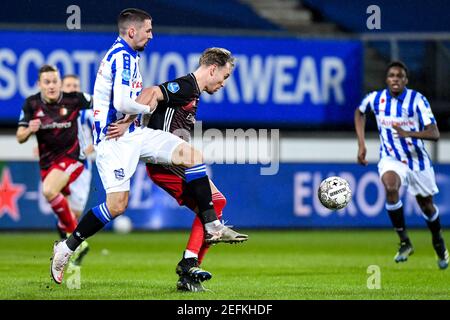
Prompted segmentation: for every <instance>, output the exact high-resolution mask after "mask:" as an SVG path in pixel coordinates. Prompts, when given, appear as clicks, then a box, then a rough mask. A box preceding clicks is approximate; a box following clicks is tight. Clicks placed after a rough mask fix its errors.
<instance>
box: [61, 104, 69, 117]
mask: <svg viewBox="0 0 450 320" xmlns="http://www.w3.org/2000/svg"><path fill="white" fill-rule="evenodd" d="M67 113H68V111H67V108H66V107H64V106H62V107H61V109H59V115H60V116H62V117H64V116H67Z"/></svg>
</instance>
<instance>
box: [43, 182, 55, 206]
mask: <svg viewBox="0 0 450 320" xmlns="http://www.w3.org/2000/svg"><path fill="white" fill-rule="evenodd" d="M42 193H43V195H44V197H45V199H47V201H48V202H50V201H52V200H53V199H55V197H56V196H57V195H58V193H59V192H58V191H57V190H55V189H54V188H52V186H50V185H48V184H44V185H43V186H42Z"/></svg>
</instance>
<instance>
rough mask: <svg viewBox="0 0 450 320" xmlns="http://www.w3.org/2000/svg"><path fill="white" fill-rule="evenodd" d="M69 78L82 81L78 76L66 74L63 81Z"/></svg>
mask: <svg viewBox="0 0 450 320" xmlns="http://www.w3.org/2000/svg"><path fill="white" fill-rule="evenodd" d="M69 78H73V79H77V80H80V77H79V76H77V75H76V74H66V75H65V76H64V77H63V78H62V80H63V81H64V80H65V79H69Z"/></svg>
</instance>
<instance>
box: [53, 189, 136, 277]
mask: <svg viewBox="0 0 450 320" xmlns="http://www.w3.org/2000/svg"><path fill="white" fill-rule="evenodd" d="M127 205H128V191H120V192H111V193H107V194H106V202H104V203H102V204H100V205H98V206H96V207H94V208H92V209H90V210H89V211H88V212H87V213H86V214H85V215H84V216H83V218H82V219H81V220H80V222H79V223H78V226H77V227H76V229H75V230H74V232H73V233H72V235H71V236H70V237H69V238H68V239H67V240H65V241H60V242H58V243H57V244H55V246H54V249H53V257H52V265H51V274H52V277H53V279H54V280H55V282H56V283H58V284H60V283H61V282H62V279H63V275H64V268H65V266H66V265H67V263H68V262H69V259H70V257H71V256H72V254H73V252H74V251H75V250H76V249H77V248H78V247H79V246H80V244H81V243H82V242H83V241H85V240H86V239H87V238H89V237H91V236H92V235H94V234H95V233H97V232H98V231H100V230H101V229H103V227H104V226H105V225H106V224H107V223H108V222H109V221H111V220H112V219H114V218H115V217H117V216H119V215H121V214H122V213H124V212H125V209H126V208H127Z"/></svg>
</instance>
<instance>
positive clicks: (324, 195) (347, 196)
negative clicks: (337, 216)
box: [318, 177, 352, 210]
mask: <svg viewBox="0 0 450 320" xmlns="http://www.w3.org/2000/svg"><path fill="white" fill-rule="evenodd" d="M318 196H319V200H320V203H322V205H323V206H324V207H325V208H328V209H331V210H338V209H342V208H345V207H346V206H347V204H348V203H349V202H350V200H351V199H352V190H351V189H350V185H349V184H348V182H347V181H346V180H345V179H342V178H341V177H329V178H326V179H325V180H323V181H322V182H321V183H320V186H319V190H318Z"/></svg>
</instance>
